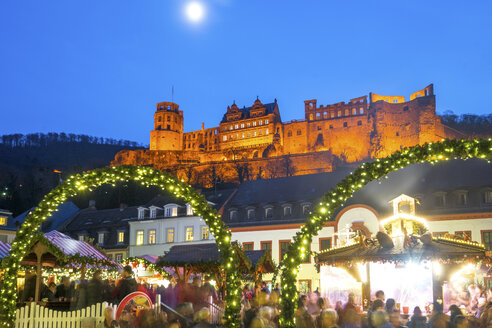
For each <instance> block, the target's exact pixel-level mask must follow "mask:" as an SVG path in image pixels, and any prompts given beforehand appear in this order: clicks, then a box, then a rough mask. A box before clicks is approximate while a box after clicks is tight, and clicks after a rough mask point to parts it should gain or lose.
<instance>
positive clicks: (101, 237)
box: [97, 232, 104, 245]
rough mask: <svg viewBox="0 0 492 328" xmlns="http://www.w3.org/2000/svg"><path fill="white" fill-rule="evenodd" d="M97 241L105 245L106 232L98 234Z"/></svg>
mask: <svg viewBox="0 0 492 328" xmlns="http://www.w3.org/2000/svg"><path fill="white" fill-rule="evenodd" d="M97 243H98V244H99V245H104V232H100V233H99V234H98V235H97Z"/></svg>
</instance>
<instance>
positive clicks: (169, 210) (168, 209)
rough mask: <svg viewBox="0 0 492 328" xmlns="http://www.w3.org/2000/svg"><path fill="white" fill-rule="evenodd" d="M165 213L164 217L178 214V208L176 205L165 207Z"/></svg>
mask: <svg viewBox="0 0 492 328" xmlns="http://www.w3.org/2000/svg"><path fill="white" fill-rule="evenodd" d="M165 215H166V217H170V216H178V208H177V207H176V206H169V207H166V211H165Z"/></svg>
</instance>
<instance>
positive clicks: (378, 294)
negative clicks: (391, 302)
mask: <svg viewBox="0 0 492 328" xmlns="http://www.w3.org/2000/svg"><path fill="white" fill-rule="evenodd" d="M376 299H377V300H381V301H383V302H384V300H385V298H384V292H383V291H382V290H378V291H377V292H376Z"/></svg>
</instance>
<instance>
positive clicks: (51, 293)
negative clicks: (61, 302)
mask: <svg viewBox="0 0 492 328" xmlns="http://www.w3.org/2000/svg"><path fill="white" fill-rule="evenodd" d="M55 291H56V284H55V283H54V282H50V283H49V284H48V286H46V285H43V287H42V293H41V299H46V300H48V302H54V301H56V300H57V298H56V297H55Z"/></svg>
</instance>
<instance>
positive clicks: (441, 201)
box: [434, 192, 446, 207]
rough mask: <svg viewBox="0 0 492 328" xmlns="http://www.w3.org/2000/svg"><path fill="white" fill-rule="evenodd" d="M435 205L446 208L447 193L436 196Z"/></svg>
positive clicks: (436, 194)
mask: <svg viewBox="0 0 492 328" xmlns="http://www.w3.org/2000/svg"><path fill="white" fill-rule="evenodd" d="M434 205H436V206H438V207H444V206H445V205H446V193H445V192H438V193H435V194H434Z"/></svg>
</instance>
